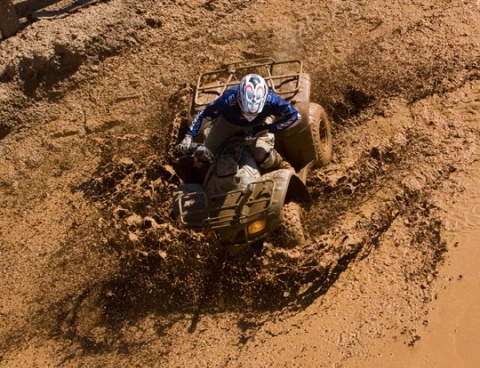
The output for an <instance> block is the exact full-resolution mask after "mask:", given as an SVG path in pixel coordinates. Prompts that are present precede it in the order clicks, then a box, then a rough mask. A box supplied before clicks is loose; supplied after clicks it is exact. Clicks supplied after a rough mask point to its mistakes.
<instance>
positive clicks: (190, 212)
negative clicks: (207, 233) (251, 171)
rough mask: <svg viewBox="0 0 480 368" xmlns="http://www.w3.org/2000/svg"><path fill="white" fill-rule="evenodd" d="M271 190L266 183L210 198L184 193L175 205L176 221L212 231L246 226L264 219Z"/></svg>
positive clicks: (202, 194)
mask: <svg viewBox="0 0 480 368" xmlns="http://www.w3.org/2000/svg"><path fill="white" fill-rule="evenodd" d="M274 190H275V183H274V181H273V180H271V179H266V180H261V181H256V182H252V183H249V184H248V186H247V188H246V190H234V191H230V192H227V193H222V194H218V195H213V196H210V197H208V196H207V193H205V192H203V191H202V192H193V193H186V194H183V195H182V196H181V197H180V198H179V201H178V205H179V215H180V216H179V218H180V221H181V222H182V223H183V224H184V225H186V226H188V227H193V228H208V229H212V230H214V229H221V228H225V227H231V226H235V225H243V224H247V223H249V222H251V221H254V220H257V219H259V218H261V217H262V216H266V215H267V213H268V210H269V208H270V207H271V206H272V204H273V203H274V201H273V193H274ZM219 203H220V204H219ZM225 203H227V204H225Z"/></svg>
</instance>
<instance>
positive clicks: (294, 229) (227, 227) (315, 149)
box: [173, 59, 332, 252]
mask: <svg viewBox="0 0 480 368" xmlns="http://www.w3.org/2000/svg"><path fill="white" fill-rule="evenodd" d="M253 72H254V73H257V74H260V75H262V76H263V77H264V78H265V80H266V81H267V83H268V84H269V87H270V88H271V89H272V90H273V91H274V92H276V93H277V94H279V95H280V96H281V97H282V98H284V99H285V100H287V101H289V102H290V103H292V104H293V105H294V106H295V108H296V109H297V110H298V111H299V112H300V114H301V115H302V122H301V123H300V124H298V125H297V126H295V127H293V128H291V129H288V130H286V131H283V132H280V133H277V134H276V136H275V149H276V150H277V151H278V152H280V153H281V154H282V156H283V157H284V158H285V159H286V160H287V161H288V162H289V163H290V164H291V165H292V167H293V168H292V169H287V168H282V169H277V170H273V171H269V172H262V170H261V169H260V168H259V167H258V165H257V163H256V162H255V160H254V159H253V156H252V155H251V153H250V150H249V149H248V145H249V144H251V142H252V138H251V137H250V136H248V135H246V136H234V137H232V138H230V139H229V140H227V142H225V143H224V145H223V146H222V148H221V149H220V151H219V153H218V154H217V155H216V157H214V158H213V160H212V163H211V164H210V166H209V168H208V170H207V172H206V173H205V175H204V177H203V180H202V182H201V184H200V183H187V184H183V185H180V186H179V187H178V188H177V189H176V191H175V193H174V209H173V211H174V214H175V217H176V218H177V219H178V220H179V221H180V223H181V224H182V225H183V226H186V227H188V228H194V229H199V230H204V231H206V232H207V233H208V234H209V235H210V237H211V238H213V239H214V240H215V241H216V242H217V243H218V244H220V245H221V246H223V247H225V248H227V249H228V250H229V251H232V252H236V251H238V250H243V249H245V247H248V246H250V245H253V244H258V243H259V242H261V241H262V240H263V239H265V238H266V237H267V236H269V235H271V234H272V232H273V231H274V230H275V229H277V228H280V229H281V235H280V239H279V242H280V243H281V244H279V245H281V246H284V247H294V246H297V245H299V244H301V243H302V242H304V241H305V234H304V230H303V226H302V223H301V207H300V205H299V203H302V202H305V201H309V200H311V198H310V195H309V192H308V189H307V186H306V184H305V183H306V177H307V174H308V170H309V169H310V168H311V167H312V166H313V167H322V166H324V165H326V164H328V163H329V162H330V160H331V156H332V136H331V125H330V122H329V120H328V118H327V116H326V114H325V111H324V110H323V109H322V107H321V106H320V105H318V104H315V103H311V102H310V101H309V99H310V77H309V75H308V74H305V73H303V71H302V62H301V61H299V60H290V61H282V62H275V61H274V60H272V59H257V60H251V61H245V62H237V63H232V64H228V65H226V66H225V68H224V69H220V70H215V71H212V72H207V73H204V74H202V75H201V76H200V77H199V79H198V82H197V85H196V88H195V90H194V96H193V98H192V104H191V110H190V119H191V118H193V116H194V115H195V114H196V113H197V112H198V111H199V110H200V109H201V108H203V107H204V106H206V105H207V104H209V103H210V102H212V101H213V100H215V99H216V98H217V97H218V96H220V95H221V94H222V93H223V92H224V91H225V90H226V89H227V88H229V87H231V86H233V85H235V84H238V83H239V81H240V79H241V78H242V77H243V76H244V75H245V74H248V73H253ZM206 130H207V131H208V129H206ZM206 134H208V133H207V132H203V134H199V136H197V137H196V140H198V141H199V142H198V144H196V145H195V144H194V145H193V146H192V155H201V154H202V150H203V149H204V147H203V146H202V144H201V142H203V140H204V138H205V136H206Z"/></svg>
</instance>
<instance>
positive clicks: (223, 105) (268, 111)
mask: <svg viewBox="0 0 480 368" xmlns="http://www.w3.org/2000/svg"><path fill="white" fill-rule="evenodd" d="M237 93H238V86H235V87H232V88H230V89H228V90H226V91H225V92H224V93H223V94H222V95H221V96H220V97H219V98H217V99H216V100H215V101H213V102H212V103H211V104H209V105H207V106H206V107H205V108H204V109H203V110H202V111H200V112H199V113H198V115H197V116H195V118H194V119H193V122H192V125H191V126H190V129H189V131H188V132H187V134H188V135H190V136H192V137H195V136H196V135H197V134H198V132H199V131H200V128H201V126H202V123H203V122H204V121H209V120H213V119H216V118H218V117H219V116H221V115H223V117H224V118H225V120H227V121H228V122H230V123H232V124H235V125H239V126H243V127H245V128H249V127H253V126H255V125H258V124H262V123H263V122H265V119H266V118H267V117H268V116H270V115H273V116H275V117H279V119H277V120H276V121H275V122H274V123H272V124H268V125H267V129H268V130H269V131H270V132H271V133H277V132H281V131H282V130H285V129H288V128H291V127H292V126H294V125H296V124H298V123H299V122H300V121H301V119H302V117H301V116H300V114H299V113H298V111H297V110H296V109H295V108H294V107H293V106H292V105H291V104H289V103H288V102H287V101H285V100H284V99H283V98H281V97H280V96H279V95H277V94H276V93H274V92H272V91H269V92H268V96H267V98H266V101H265V106H264V107H263V110H262V112H261V113H260V114H258V115H257V116H256V117H255V119H253V120H252V121H248V120H247V119H246V118H245V117H244V116H243V114H242V110H241V109H240V106H239V104H238V100H237Z"/></svg>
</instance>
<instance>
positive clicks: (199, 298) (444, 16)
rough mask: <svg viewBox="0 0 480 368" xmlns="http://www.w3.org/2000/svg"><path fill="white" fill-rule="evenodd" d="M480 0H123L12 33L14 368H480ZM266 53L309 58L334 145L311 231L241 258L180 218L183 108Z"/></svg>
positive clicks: (3, 164)
mask: <svg viewBox="0 0 480 368" xmlns="http://www.w3.org/2000/svg"><path fill="white" fill-rule="evenodd" d="M47 10H48V9H47ZM479 12H480V4H479V3H478V2H477V1H473V0H472V1H464V2H462V4H453V3H451V2H449V1H428V0H427V1H421V2H420V1H413V2H412V1H409V2H407V1H394V2H391V3H389V4H387V5H386V4H385V3H384V2H380V1H376V0H374V1H368V2H367V1H355V2H354V1H331V2H327V3H325V2H321V1H296V2H285V1H279V0H266V1H264V0H256V1H223V0H218V1H203V0H193V1H188V2H187V1H169V0H165V1H143V2H136V1H130V0H124V1H120V0H111V1H103V2H92V3H91V4H90V5H89V6H84V7H81V8H79V9H75V10H74V11H62V8H60V10H59V8H58V7H57V8H52V13H51V14H49V16H43V17H39V18H38V19H37V20H35V21H31V20H24V23H23V24H22V28H21V30H20V31H19V33H18V34H17V35H15V36H13V37H10V38H8V39H3V40H1V41H0V253H1V256H0V275H1V277H0V290H1V294H0V366H1V367H33V366H38V367H43V366H62V367H64V366H65V367H81V366H82V367H83V366H92V367H113V366H121V367H124V366H125V367H127V366H128V367H130V366H162V367H165V366H166V367H181V366H198V367H205V366H208V367H258V366H261V367H270V366H275V367H283V366H293V367H295V366H297V367H363V366H392V367H395V366H425V367H428V366H442V365H441V364H444V365H443V366H450V367H473V366H475V362H476V361H477V357H478V355H475V354H477V353H476V350H475V347H476V345H477V344H476V343H475V342H474V341H476V340H475V339H476V337H475V336H476V335H475V331H474V328H472V327H471V326H478V319H477V317H476V316H477V313H476V312H475V311H476V309H475V308H476V306H477V304H478V303H477V302H476V300H477V299H475V295H477V294H478V278H476V274H477V273H478V265H477V264H476V262H475V260H476V256H477V255H478V251H477V249H476V245H477V244H478V240H477V239H478V229H477V227H478V225H477V224H478V221H477V220H478V218H477V217H478V216H477V214H476V210H477V207H476V206H478V189H477V186H478V174H477V171H478V162H477V161H478V152H477V145H478V142H479V136H480V134H479V133H480V132H479V128H478V120H479V117H480V81H479V79H480V73H479V62H480V59H479V54H478V47H479V44H478V40H479V39H480V37H479V36H480V34H479V33H480V18H479ZM256 57H273V58H275V59H277V60H281V59H294V58H298V59H301V60H303V62H304V68H305V70H306V71H307V72H308V73H309V74H310V75H311V77H312V91H313V92H312V93H313V95H312V100H313V101H315V102H318V103H320V104H321V105H322V106H324V108H325V110H326V111H327V113H328V115H329V116H330V118H331V120H332V122H333V125H334V132H333V133H334V157H333V161H332V163H331V164H330V165H329V166H328V167H325V168H322V169H317V170H314V171H312V173H311V174H310V175H309V177H308V185H309V188H310V189H311V193H312V196H313V198H314V203H313V204H312V205H310V206H305V207H304V209H303V212H304V213H303V214H304V217H305V219H306V220H305V226H306V230H307V231H308V234H309V239H308V242H307V244H306V245H305V246H303V247H301V248H298V249H295V250H285V249H282V248H280V247H278V244H276V243H275V239H274V238H273V239H270V240H269V241H267V242H266V244H265V246H264V248H263V249H262V251H261V252H259V253H257V254H253V255H251V256H250V257H244V258H241V259H236V258H235V259H234V258H232V257H229V256H226V255H224V254H222V253H221V252H219V251H218V249H216V248H215V247H214V246H212V244H210V243H209V241H208V239H206V238H205V237H204V236H203V235H202V234H197V233H194V232H189V231H186V230H182V229H179V228H178V227H177V226H175V223H174V222H173V221H172V219H171V216H170V208H171V194H172V191H173V189H174V188H175V187H176V186H177V185H178V184H179V182H180V179H179V177H178V176H177V175H176V173H175V170H174V167H175V162H174V157H173V155H172V154H171V148H172V147H173V145H174V144H175V143H176V141H177V140H178V126H177V125H175V124H173V122H174V121H178V119H181V118H184V117H185V116H186V113H187V108H188V100H189V97H190V92H191V85H192V84H194V83H195V82H196V77H197V76H198V74H199V73H200V72H203V71H205V70H207V69H216V68H218V67H219V66H221V65H222V64H223V63H227V62H231V61H235V60H238V59H251V58H256ZM462 301H463V302H462ZM477 310H478V308H477ZM452 315H455V316H458V318H457V317H455V318H452V317H451V316H452ZM475 323H476V324H475ZM452 339H453V340H454V341H453V342H452ZM477 340H478V339H477ZM439 349H440V350H441V351H442V353H443V354H440V355H439V354H438V350H439ZM440 361H441V362H440ZM439 364H440V365H439Z"/></svg>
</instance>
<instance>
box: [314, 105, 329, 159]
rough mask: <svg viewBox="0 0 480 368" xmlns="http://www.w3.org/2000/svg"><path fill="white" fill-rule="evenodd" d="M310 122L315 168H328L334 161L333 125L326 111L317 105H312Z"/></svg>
mask: <svg viewBox="0 0 480 368" xmlns="http://www.w3.org/2000/svg"><path fill="white" fill-rule="evenodd" d="M309 113H310V116H309V118H310V121H311V128H312V135H313V143H314V145H315V156H316V157H315V161H314V166H315V167H317V168H320V167H323V166H326V165H328V164H329V163H330V161H331V160H332V125H331V123H330V120H328V116H327V114H326V113H325V110H324V109H323V108H322V107H321V106H320V105H319V104H316V103H313V102H311V103H310V110H309Z"/></svg>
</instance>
